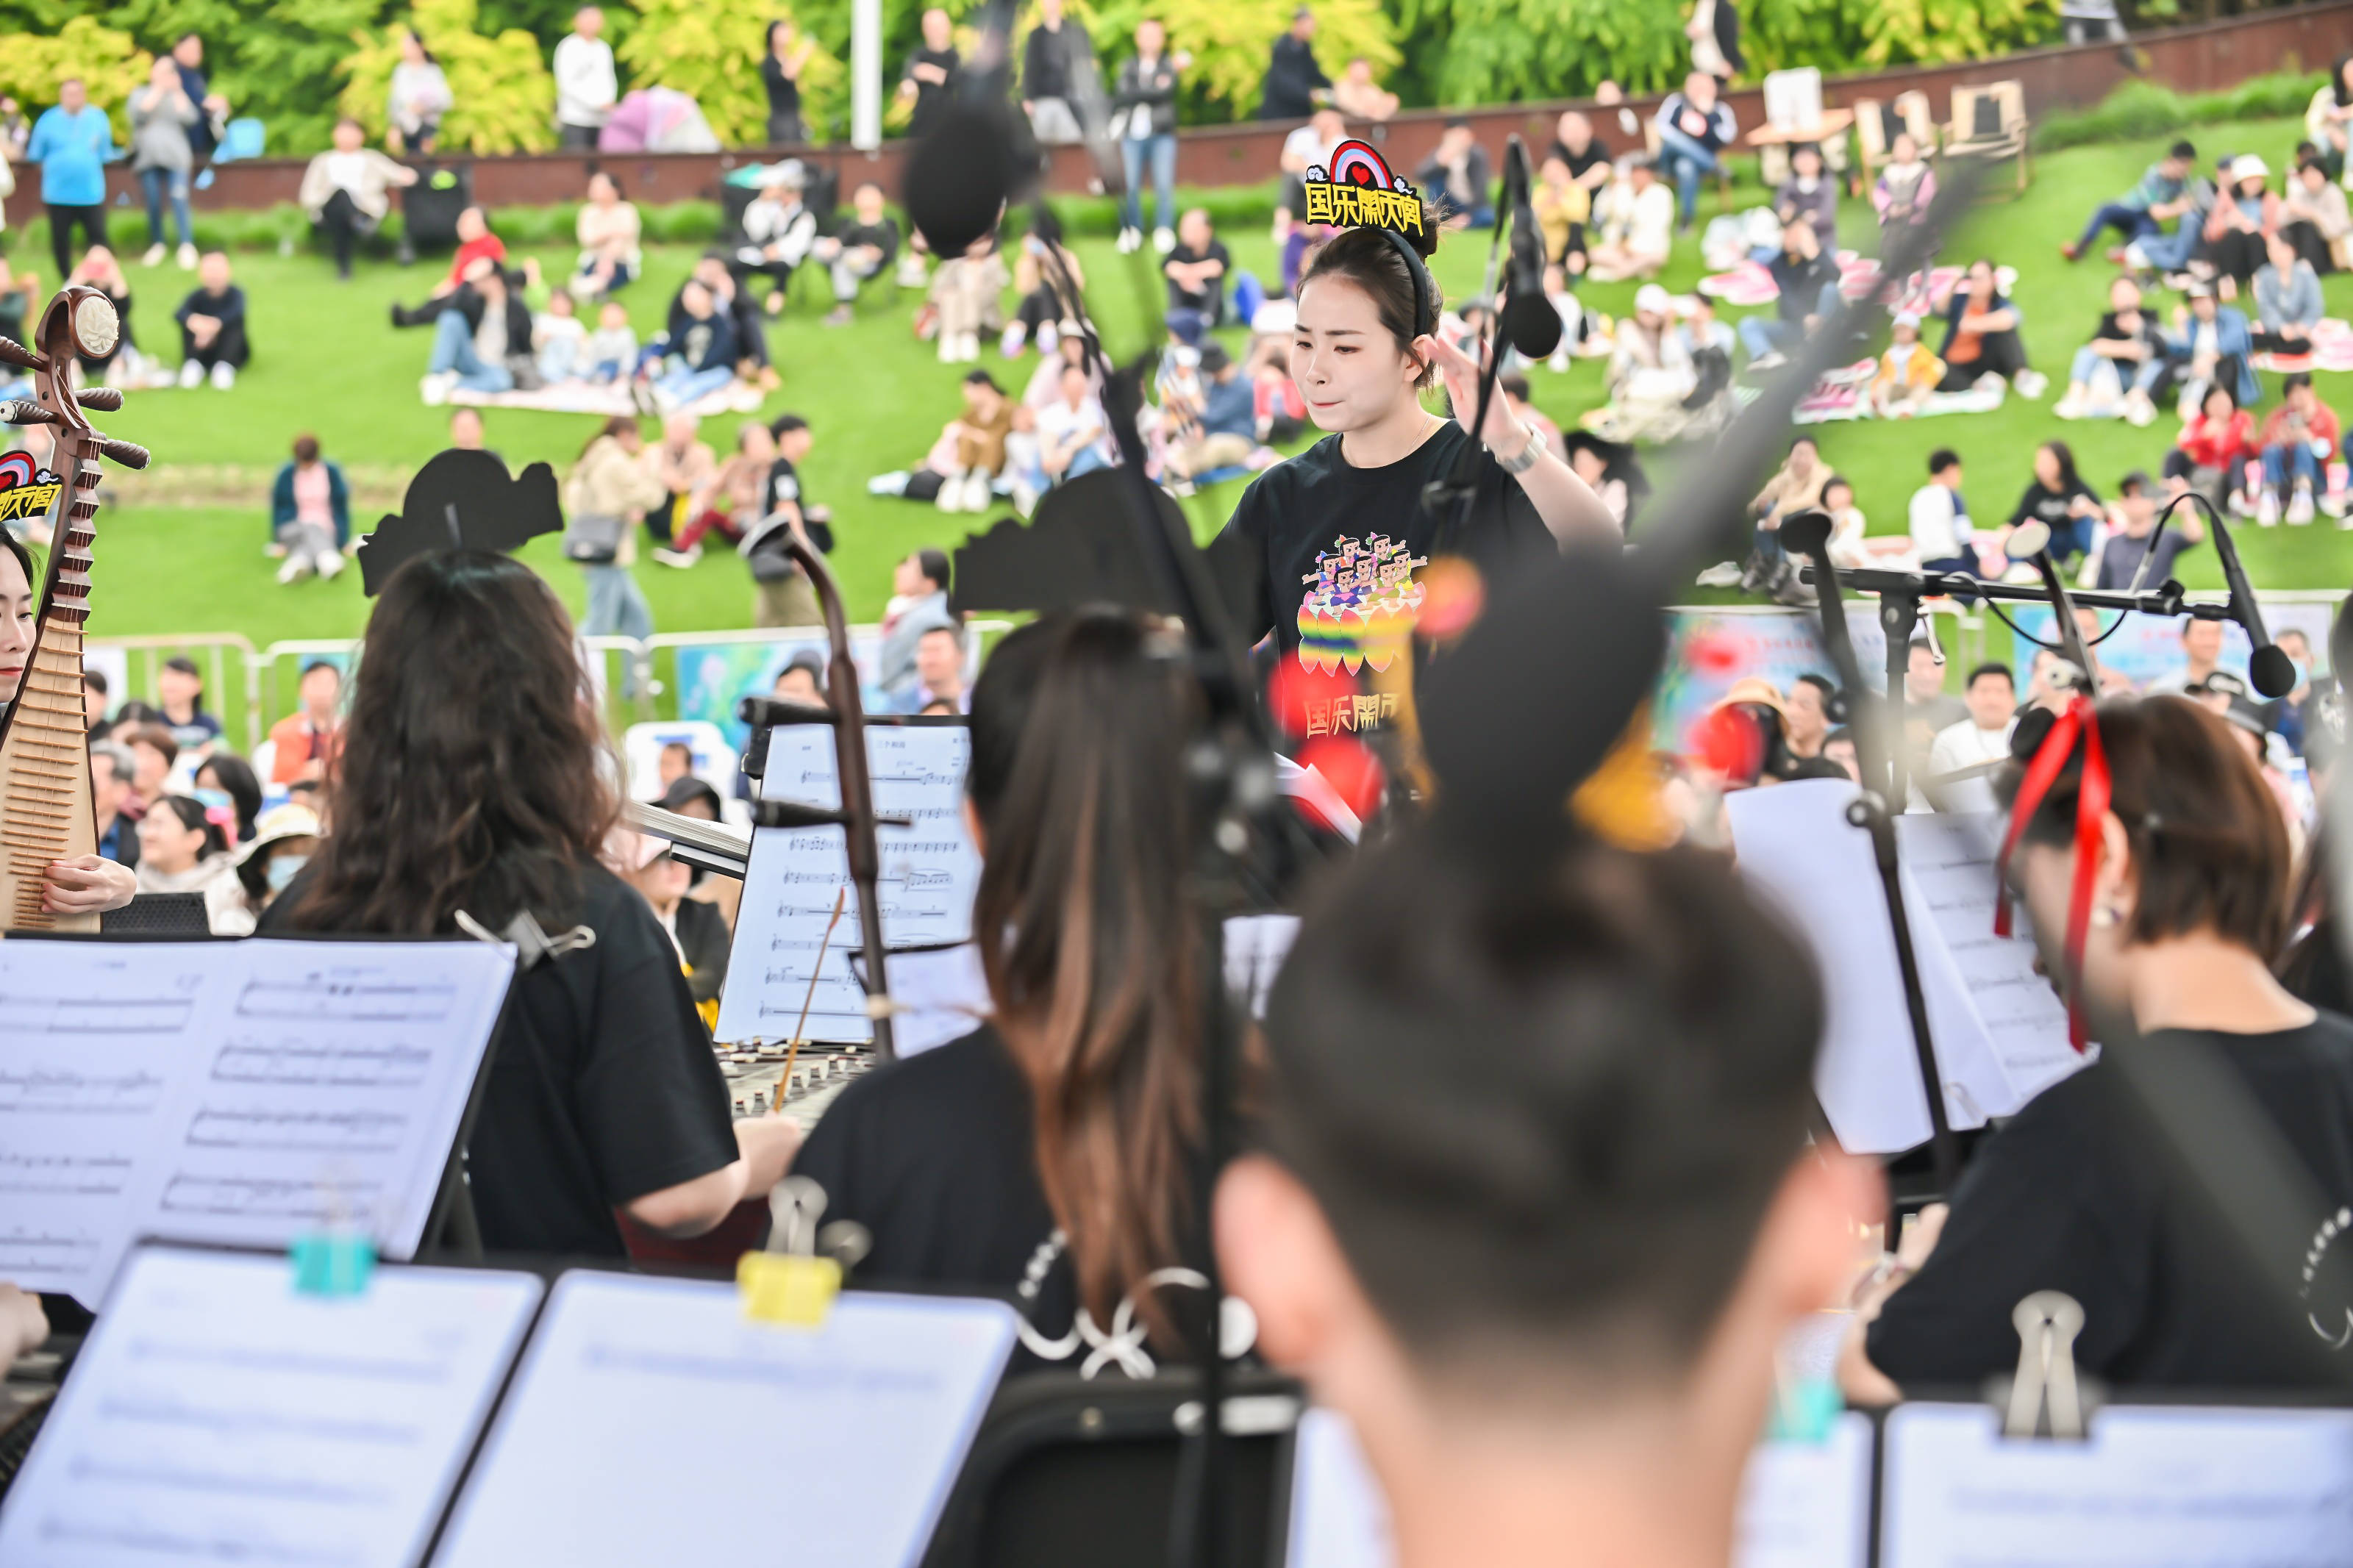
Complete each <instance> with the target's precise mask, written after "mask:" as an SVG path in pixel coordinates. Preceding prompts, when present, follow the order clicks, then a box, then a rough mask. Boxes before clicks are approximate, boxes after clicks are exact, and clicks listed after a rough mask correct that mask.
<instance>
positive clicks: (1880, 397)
mask: <svg viewBox="0 0 2353 1568" xmlns="http://www.w3.org/2000/svg"><path fill="white" fill-rule="evenodd" d="M1887 338H1888V341H1887V348H1886V351H1885V352H1884V353H1882V354H1881V355H1880V356H1879V372H1878V374H1875V375H1873V377H1872V378H1871V411H1872V412H1873V414H1876V415H1878V416H1880V417H1881V418H1882V419H1909V418H1911V417H1912V416H1914V415H1915V414H1918V413H1919V412H1920V411H1921V410H1923V409H1924V408H1926V406H1927V405H1928V399H1929V398H1930V396H1932V395H1934V394H1935V393H1936V384H1937V383H1938V382H1940V381H1942V380H1944V378H1945V362H1944V361H1943V360H1940V359H1938V358H1937V357H1936V355H1935V354H1933V353H1930V352H1929V351H1928V345H1927V344H1926V343H1924V342H1921V341H1920V318H1919V317H1918V316H1917V315H1915V314H1914V313H1913V312H1912V311H1910V310H1903V311H1898V312H1897V314H1896V317H1895V320H1894V323H1893V324H1892V325H1891V326H1890V327H1889V329H1888V334H1887Z"/></svg>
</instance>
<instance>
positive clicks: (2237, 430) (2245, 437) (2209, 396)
mask: <svg viewBox="0 0 2353 1568" xmlns="http://www.w3.org/2000/svg"><path fill="white" fill-rule="evenodd" d="M2254 456H2255V421H2254V417H2253V416H2252V415H2250V414H2249V413H2248V412H2247V411H2246V410H2245V409H2243V408H2242V407H2240V406H2239V400H2238V398H2237V397H2236V396H2234V395H2232V391H2231V389H2230V388H2229V387H2228V386H2225V385H2223V384H2221V383H2220V382H2216V383H2214V384H2211V385H2210V386H2208V387H2207V388H2206V395H2205V397H2204V399H2203V400H2202V401H2201V402H2200V404H2199V405H2198V406H2197V408H2196V411H2195V412H2193V413H2192V414H2191V415H2190V416H2189V417H2188V418H2186V419H2184V420H2183V421H2182V423H2181V434H2180V436H2179V437H2178V438H2177V439H2176V440H2175V442H2174V446H2173V450H2172V451H2170V452H2168V453H2167V454H2166V455H2165V465H2164V470H2163V471H2164V474H2165V478H2166V481H2167V483H2166V493H2167V499H2168V500H2170V499H2171V498H2172V497H2174V496H2178V495H2179V494H2180V493H2181V492H2182V491H2184V490H2188V489H2194V490H2197V491H2199V492H2200V493H2201V494H2202V495H2204V496H2205V497H2206V499H2207V500H2210V501H2212V502H2214V503H2215V504H2216V505H2217V506H2221V505H2222V504H2224V503H2225V502H2227V503H2228V504H2229V506H2230V508H2231V510H2233V511H2236V512H2239V513H2241V514H2242V515H2243V514H2244V513H2246V512H2247V511H2249V510H2252V508H2250V507H2249V506H2248V505H2247V503H2246V499H2245V482H2246V481H2245V477H2244V470H2245V468H2246V466H2247V463H2248V460H2249V459H2251V458H2253V457H2254Z"/></svg>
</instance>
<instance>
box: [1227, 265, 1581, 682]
mask: <svg viewBox="0 0 2353 1568" xmlns="http://www.w3.org/2000/svg"><path fill="white" fill-rule="evenodd" d="M1417 274H1419V281H1417ZM1439 306H1440V301H1439V298H1438V289H1437V285H1436V283H1435V282H1434V281H1432V280H1430V278H1429V275H1428V273H1427V271H1426V270H1425V269H1423V268H1421V267H1420V264H1419V260H1416V261H1415V262H1414V263H1413V264H1412V265H1411V266H1410V267H1409V264H1408V262H1407V260H1406V258H1405V257H1404V256H1402V255H1400V254H1399V252H1398V246H1397V245H1396V244H1393V243H1392V241H1391V238H1390V237H1389V236H1388V235H1387V234H1385V233H1383V232H1382V231H1379V230H1377V229H1370V228H1355V229H1348V230H1345V231H1343V232H1342V233H1341V234H1340V235H1339V236H1338V237H1336V238H1335V239H1333V240H1332V241H1330V242H1329V243H1328V244H1326V245H1324V247H1323V248H1322V249H1320V250H1318V251H1317V252H1316V253H1315V258H1314V261H1313V262H1311V263H1310V264H1309V266H1308V268H1307V270H1306V273H1305V275H1304V276H1303V278H1302V279H1301V280H1300V286H1299V310H1298V320H1297V324H1296V326H1295V328H1294V330H1293V333H1292V342H1291V376H1292V380H1293V382H1294V383H1296V384H1297V385H1298V387H1299V390H1300V392H1301V393H1302V394H1303V395H1304V396H1305V398H1306V401H1307V411H1308V416H1309V417H1310V418H1312V419H1313V420H1314V422H1315V424H1316V426H1318V427H1319V428H1321V429H1323V430H1324V431H1327V432H1329V434H1327V435H1326V436H1325V437H1324V439H1323V440H1321V441H1319V442H1317V443H1316V444H1315V445H1314V447H1310V448H1308V450H1306V451H1305V452H1303V453H1301V454H1300V455H1299V456H1298V457H1295V458H1292V459H1291V460H1290V461H1288V462H1285V463H1282V464H1279V465H1278V466H1276V467H1275V468H1270V469H1268V470H1267V471H1266V472H1265V473H1263V474H1261V475H1260V476H1259V477H1258V478H1257V479H1254V480H1252V481H1251V483H1250V489H1247V490H1245V491H1244V492H1243V494H1242V499H1241V501H1240V504H1239V505H1238V506H1236V507H1235V509H1234V513H1233V517H1232V519H1231V520H1230V521H1229V522H1228V523H1227V524H1226V531H1227V532H1228V533H1229V534H1231V535H1234V536H1236V538H1237V540H1238V542H1240V544H1241V545H1243V546H1244V547H1245V548H1246V550H1247V551H1248V553H1249V555H1250V556H1251V557H1253V558H1255V559H1256V560H1257V561H1258V562H1259V563H1261V565H1262V567H1263V570H1262V572H1261V573H1260V574H1259V575H1260V580H1261V587H1260V590H1259V595H1258V598H1257V602H1256V604H1255V605H1253V606H1252V607H1251V609H1250V613H1248V614H1247V615H1245V616H1243V617H1242V619H1243V622H1244V624H1243V625H1242V626H1240V628H1239V629H1240V632H1241V634H1242V636H1243V637H1244V639H1245V640H1246V641H1252V642H1254V641H1256V640H1257V639H1258V638H1259V637H1262V636H1264V635H1265V634H1266V633H1267V632H1269V631H1270V630H1271V631H1272V632H1273V633H1274V636H1275V640H1276V643H1277V645H1278V646H1279V647H1280V648H1281V650H1282V652H1283V653H1284V654H1286V655H1288V654H1291V653H1293V652H1298V653H1300V654H1301V655H1302V657H1303V658H1306V657H1308V656H1309V654H1310V652H1311V650H1310V649H1308V648H1307V647H1305V646H1304V641H1305V639H1307V638H1309V637H1313V638H1314V644H1315V647H1314V650H1312V651H1313V652H1314V653H1318V654H1324V655H1331V654H1335V653H1337V652H1338V644H1339V643H1341V642H1345V641H1346V640H1347V639H1348V638H1350V637H1352V636H1354V635H1356V634H1355V633H1353V632H1351V631H1350V629H1349V625H1350V615H1349V613H1348V612H1349V610H1350V608H1351V606H1352V605H1353V603H1354V602H1355V600H1356V599H1366V600H1368V599H1369V598H1370V597H1371V596H1372V594H1371V592H1369V591H1368V590H1370V589H1375V588H1377V589H1379V590H1382V591H1388V590H1389V589H1396V590H1398V592H1400V593H1401V592H1402V590H1403V589H1404V588H1406V587H1408V586H1409V585H1410V584H1409V583H1408V582H1407V578H1408V577H1409V574H1410V572H1411V570H1412V569H1413V568H1415V567H1418V566H1419V565H1420V564H1421V563H1422V562H1423V560H1424V559H1426V558H1427V557H1429V556H1430V555H1431V554H1433V553H1436V552H1438V551H1440V549H1441V548H1443V549H1451V550H1453V551H1457V552H1462V553H1465V554H1467V555H1469V556H1471V557H1472V559H1473V560H1474V561H1476V562H1479V563H1482V570H1487V571H1489V572H1491V573H1493V572H1494V571H1497V570H1508V568H1509V564H1510V563H1512V562H1513V561H1514V560H1515V559H1523V558H1525V555H1526V554H1527V553H1530V552H1539V551H1543V552H1549V551H1551V550H1553V549H1556V548H1558V547H1560V546H1564V545H1567V544H1569V543H1571V542H1577V541H1607V542H1610V543H1612V544H1614V543H1616V542H1618V541H1619V540H1620V539H1621V538H1622V537H1623V533H1622V531H1621V530H1620V527H1619V525H1618V523H1617V522H1616V521H1615V520H1614V519H1612V518H1611V517H1610V515H1609V508H1608V507H1607V506H1605V505H1604V504H1603V503H1602V501H1601V499H1600V498H1599V496H1597V495H1595V494H1594V493H1593V490H1592V488H1591V487H1590V486H1588V484H1587V483H1586V482H1585V481H1584V480H1583V479H1579V478H1577V475H1576V474H1575V473H1574V472H1573V471H1572V470H1571V469H1570V468H1569V467H1568V464H1567V462H1566V461H1565V460H1563V458H1562V457H1561V455H1560V454H1559V453H1558V452H1557V451H1555V450H1554V449H1553V448H1552V447H1549V446H1547V445H1546V443H1545V442H1544V441H1543V440H1542V439H1541V438H1540V437H1538V436H1537V435H1536V434H1535V432H1533V431H1531V430H1530V429H1528V428H1527V427H1526V426H1525V425H1523V424H1521V423H1520V422H1519V421H1517V420H1515V419H1514V418H1513V417H1512V415H1511V413H1510V410H1509V408H1508V406H1507V404H1506V400H1505V399H1504V398H1501V397H1498V398H1496V399H1495V400H1494V401H1493V403H1492V404H1491V405H1489V407H1488V410H1487V417H1486V421H1485V424H1484V426H1483V427H1482V428H1481V429H1480V430H1479V431H1477V432H1476V433H1475V434H1474V433H1473V432H1472V431H1471V430H1470V429H1469V428H1467V427H1466V422H1467V421H1469V420H1470V419H1472V417H1473V411H1474V410H1475V409H1476V407H1477V406H1478V375H1479V373H1478V367H1477V366H1476V364H1475V363H1473V362H1472V360H1471V358H1470V357H1469V356H1468V355H1466V354H1465V353H1462V351H1461V350H1460V349H1458V348H1455V347H1454V346H1452V345H1451V344H1450V343H1448V342H1444V341H1443V340H1442V339H1440V338H1439V337H1437V336H1435V335H1433V334H1434V327H1435V323H1436V321H1437V320H1438V315H1439ZM1441 375H1442V376H1443V377H1444V379H1445V384H1446V393H1447V399H1448V401H1449V402H1450V403H1451V405H1452V406H1453V409H1454V411H1455V416H1454V417H1453V418H1451V419H1447V418H1441V417H1440V416H1437V415H1435V414H1432V413H1430V411H1429V410H1428V409H1426V408H1424V407H1423V406H1422V404H1421V398H1420V393H1421V390H1422V389H1423V388H1424V387H1427V386H1429V385H1430V384H1431V383H1432V382H1434V381H1435V380H1437V379H1438V378H1439V377H1440V376H1441ZM1472 441H1476V442H1477V443H1478V444H1479V445H1480V446H1481V447H1483V448H1484V449H1483V450H1482V451H1480V452H1478V453H1476V454H1474V455H1473V456H1472V475H1473V478H1474V479H1475V480H1476V482H1477V485H1478V492H1477V500H1475V501H1474V503H1473V507H1472V517H1471V520H1470V521H1469V523H1468V525H1467V527H1464V528H1462V529H1461V530H1460V531H1459V536H1458V537H1455V538H1452V539H1451V540H1450V539H1446V538H1444V537H1442V533H1443V532H1448V531H1452V530H1451V529H1449V530H1445V531H1441V528H1440V519H1439V518H1437V517H1436V516H1433V515H1432V513H1431V511H1430V509H1429V508H1427V507H1425V506H1424V505H1423V503H1422V493H1423V487H1424V486H1425V485H1426V484H1428V483H1429V482H1430V481H1431V480H1433V479H1441V478H1444V477H1446V476H1449V475H1451V474H1452V473H1453V472H1454V471H1455V468H1456V461H1457V458H1459V457H1460V456H1461V451H1462V447H1463V446H1464V444H1465V443H1466V442H1472ZM1449 521H1450V523H1451V517H1450V519H1449ZM1352 595H1353V597H1352ZM1415 597H1416V598H1418V595H1415Z"/></svg>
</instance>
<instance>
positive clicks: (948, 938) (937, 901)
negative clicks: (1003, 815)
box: [715, 722, 980, 1044]
mask: <svg viewBox="0 0 2353 1568" xmlns="http://www.w3.org/2000/svg"><path fill="white" fill-rule="evenodd" d="M970 749H971V746H970V736H969V733H968V732H967V731H966V730H965V726H964V725H963V724H962V723H960V722H958V723H940V724H910V725H875V726H872V727H871V728H870V729H868V730H867V731H866V750H867V757H868V761H869V764H870V766H871V769H872V772H873V781H874V809H875V811H876V812H877V813H879V814H880V815H881V816H900V817H905V818H907V819H908V820H909V822H911V823H912V824H913V826H907V827H889V826H885V827H880V828H878V829H877V830H876V833H875V847H876V849H877V851H878V852H879V853H880V855H881V875H880V876H879V877H878V878H877V879H876V896H877V898H878V899H879V900H881V916H882V936H883V941H884V942H886V943H887V944H888V945H890V946H892V947H893V948H913V947H935V946H942V945H946V944H951V943H955V942H963V941H965V940H966V939H967V938H968V937H969V936H970V934H971V931H972V898H973V892H974V889H976V888H977V887H978V886H979V881H980V856H979V853H978V852H977V851H976V849H975V848H974V847H973V844H972V841H971V839H970V837H968V836H967V835H966V834H965V829H964V773H965V757H966V755H967V754H968V752H969V751H970ZM762 786H763V792H764V794H765V795H766V796H767V798H769V799H772V800H797V801H802V802H806V803H807V804H809V805H836V804H838V803H839V800H840V784H839V780H838V779H837V778H836V776H835V766H834V754H833V732H832V731H830V730H828V729H827V728H825V727H824V726H822V725H806V724H804V725H794V726H791V727H789V728H786V729H780V730H777V731H774V732H773V734H772V736H771V739H770V743H769V747H768V769H767V773H766V776H765V778H764V779H763V781H762ZM848 887H849V860H848V858H847V854H846V852H845V850H844V848H843V844H842V832H841V829H839V828H838V827H814V828H762V829H760V830H759V831H758V832H756V833H754V835H753V836H752V855H751V860H750V864H749V865H748V867H747V868H746V870H745V875H744V903H743V908H742V910H741V912H740V913H739V915H738V916H737V919H736V923H735V947H734V952H733V959H732V960H731V961H730V963H729V965H728V984H727V987H726V990H725V991H724V992H723V994H722V995H721V997H720V1002H719V1026H718V1028H717V1030H716V1031H715V1033H716V1035H717V1037H718V1038H719V1039H721V1040H723V1041H750V1040H754V1039H771V1040H775V1039H784V1038H786V1037H789V1036H790V1035H791V1034H792V1032H793V1026H794V1024H795V1022H796V1020H797V1019H798V1018H799V1016H800V1014H801V1007H802V1005H803V1003H804V1002H805V1001H806V1002H807V1006H808V1026H807V1038H809V1039H811V1040H815V1041H821V1042H827V1043H843V1044H855V1043H862V1042H864V1041H867V1040H870V1039H871V1038H872V1037H873V1034H874V1030H873V1026H872V1024H871V1021H870V1020H869V1019H868V1017H867V1016H866V992H865V990H864V988H863V987H861V986H860V984H858V980H857V977H856V976H855V975H854V974H853V973H851V972H850V969H849V963H848V958H847V955H848V953H849V952H850V951H851V950H852V949H854V948H856V947H857V945H858V934H857V933H858V890H857V889H855V888H849V897H848V900H846V902H845V903H844V905H843V908H842V919H841V924H840V925H839V926H838V927H836V928H835V931H834V934H833V941H832V942H831V944H830V945H829V946H827V947H826V949H825V952H823V954H822V955H821V956H820V955H819V953H818V947H819V944H820V943H821V942H824V939H825V931H826V926H827V924H828V922H829V921H831V920H832V918H833V909H834V904H833V900H834V896H835V894H837V893H838V892H839V891H841V890H842V889H844V888H848ZM813 962H814V963H815V964H816V971H815V972H816V977H817V985H816V989H815V990H814V992H812V991H811V989H810V986H809V979H810V973H811V965H812V963H813Z"/></svg>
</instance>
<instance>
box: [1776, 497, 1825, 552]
mask: <svg viewBox="0 0 2353 1568" xmlns="http://www.w3.org/2000/svg"><path fill="white" fill-rule="evenodd" d="M1829 542H1831V514H1830V513H1828V512H1826V511H1823V510H1821V509H1820V508H1819V507H1816V508H1810V509H1809V510H1805V511H1801V512H1799V513H1797V514H1796V515H1795V516H1793V517H1788V518H1784V519H1783V520H1782V521H1781V548H1782V549H1784V550H1786V551H1788V552H1789V553H1790V554H1792V555H1811V554H1812V553H1813V552H1815V551H1817V550H1820V548H1821V547H1822V546H1823V545H1825V544H1828V543H1829Z"/></svg>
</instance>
